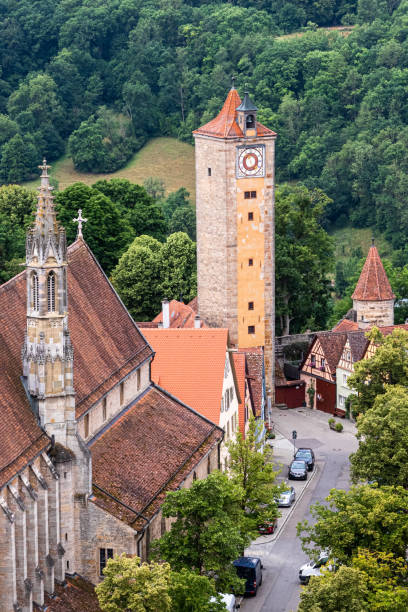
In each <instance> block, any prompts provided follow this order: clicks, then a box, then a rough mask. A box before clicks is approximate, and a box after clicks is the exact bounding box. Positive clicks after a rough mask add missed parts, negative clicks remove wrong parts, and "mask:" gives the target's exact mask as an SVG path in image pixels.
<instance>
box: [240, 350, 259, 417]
mask: <svg viewBox="0 0 408 612" xmlns="http://www.w3.org/2000/svg"><path fill="white" fill-rule="evenodd" d="M241 351H244V352H245V354H246V363H247V373H248V377H247V380H248V386H249V393H250V396H251V400H252V406H253V410H254V412H255V416H256V417H259V416H261V413H262V398H263V364H264V360H263V352H262V349H261V348H257V347H252V348H248V349H241Z"/></svg>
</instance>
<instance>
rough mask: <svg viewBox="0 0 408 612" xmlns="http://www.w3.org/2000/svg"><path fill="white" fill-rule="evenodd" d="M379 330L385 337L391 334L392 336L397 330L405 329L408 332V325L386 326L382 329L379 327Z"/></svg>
mask: <svg viewBox="0 0 408 612" xmlns="http://www.w3.org/2000/svg"><path fill="white" fill-rule="evenodd" d="M378 329H379V330H380V332H381V333H382V335H383V336H388V335H389V334H392V332H393V331H394V330H395V329H404V330H405V331H408V324H407V323H401V324H400V325H384V326H382V327H379V328H378Z"/></svg>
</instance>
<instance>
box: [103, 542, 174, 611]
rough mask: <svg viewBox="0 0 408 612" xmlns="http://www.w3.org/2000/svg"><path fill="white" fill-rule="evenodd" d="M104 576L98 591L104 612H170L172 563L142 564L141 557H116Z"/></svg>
mask: <svg viewBox="0 0 408 612" xmlns="http://www.w3.org/2000/svg"><path fill="white" fill-rule="evenodd" d="M103 573H104V575H105V579H104V580H103V581H102V582H101V583H100V584H98V585H97V587H96V588H95V591H96V594H97V596H98V600H99V605H100V607H101V608H102V610H103V611H104V612H117V611H119V610H123V611H124V612H127V611H132V612H133V611H134V612H158V610H160V611H161V612H170V610H171V599H170V595H169V592H168V590H169V581H170V566H169V565H168V563H162V564H161V563H154V562H153V563H142V564H140V559H139V558H138V557H132V558H129V557H126V556H125V555H124V554H123V555H121V556H120V557H119V556H118V555H115V557H114V558H113V559H109V561H108V562H107V564H106V567H105V569H104V570H103Z"/></svg>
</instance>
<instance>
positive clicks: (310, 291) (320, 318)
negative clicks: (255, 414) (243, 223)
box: [275, 185, 333, 335]
mask: <svg viewBox="0 0 408 612" xmlns="http://www.w3.org/2000/svg"><path fill="white" fill-rule="evenodd" d="M329 202H330V200H329V199H328V198H327V196H326V195H325V194H324V193H323V192H322V191H320V190H313V191H308V190H307V189H306V188H305V187H304V186H302V185H300V186H296V187H292V186H289V185H284V186H282V187H281V188H280V189H279V190H278V192H277V194H276V249H275V265H276V317H277V326H278V329H279V330H280V331H279V333H281V334H283V335H288V334H289V333H290V332H291V331H292V332H293V331H298V332H299V331H301V330H302V329H303V328H304V327H305V326H306V324H307V322H308V321H311V320H313V322H314V325H315V326H316V327H323V328H324V326H325V324H326V320H327V317H328V314H329V309H328V306H329V302H330V300H329V297H330V289H329V283H328V279H327V273H328V272H329V271H330V270H331V268H332V267H333V244H332V240H331V238H330V237H329V236H328V234H327V233H326V232H325V230H324V229H323V228H322V227H321V225H320V220H321V218H322V215H323V212H324V209H325V207H326V206H327V204H328V203H329Z"/></svg>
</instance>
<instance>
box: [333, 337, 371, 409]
mask: <svg viewBox="0 0 408 612" xmlns="http://www.w3.org/2000/svg"><path fill="white" fill-rule="evenodd" d="M368 344H369V341H368V339H367V338H366V336H365V332H364V331H356V332H349V333H348V334H347V339H346V343H345V345H344V348H343V352H342V354H341V357H340V360H339V363H338V366H337V371H336V387H337V404H336V405H337V413H343V412H344V413H345V411H346V399H347V398H348V396H349V395H351V394H352V393H354V391H353V390H352V389H350V387H349V386H348V379H349V376H350V375H351V374H353V372H354V364H355V363H356V362H357V361H360V359H361V358H362V357H363V355H364V353H365V351H366V348H367V346H368Z"/></svg>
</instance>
